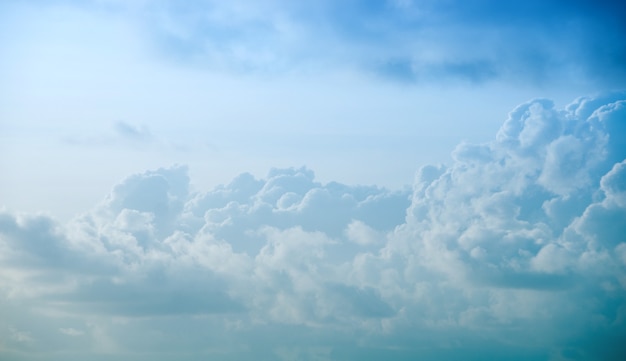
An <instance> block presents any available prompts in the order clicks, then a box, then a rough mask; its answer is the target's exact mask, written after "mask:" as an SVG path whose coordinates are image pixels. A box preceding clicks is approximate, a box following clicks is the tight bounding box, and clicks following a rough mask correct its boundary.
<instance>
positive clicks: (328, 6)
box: [142, 0, 626, 85]
mask: <svg viewBox="0 0 626 361" xmlns="http://www.w3.org/2000/svg"><path fill="white" fill-rule="evenodd" d="M142 18H143V19H144V22H145V23H146V24H147V27H148V28H150V29H151V30H152V34H153V35H154V40H155V42H156V43H157V44H158V46H159V47H161V48H162V49H163V50H165V52H167V53H168V54H170V56H174V57H175V58H176V59H177V60H182V61H185V62H192V63H195V64H202V65H207V64H211V65H210V66H216V67H226V68H228V67H234V68H236V69H238V70H243V71H250V70H253V71H266V72H276V71H279V72H282V71H285V70H288V69H294V68H295V69H300V68H303V67H304V68H307V67H309V66H313V67H315V66H317V65H318V64H320V63H321V64H325V63H327V62H339V63H340V64H344V65H347V66H350V67H352V66H356V67H358V68H360V69H362V70H367V71H369V72H374V73H377V74H380V75H383V76H386V77H390V78H392V79H397V80H402V81H408V82H418V83H423V82H431V81H433V80H438V81H441V80H442V79H447V80H452V81H458V80H461V81H470V82H485V81H490V80H494V79H502V78H503V79H506V80H508V81H516V82H531V83H541V82H544V83H545V82H546V81H547V80H548V81H549V80H551V79H563V80H567V79H571V78H572V77H573V78H578V79H585V80H590V81H591V82H592V83H600V84H606V83H609V84H613V85H619V84H621V82H622V81H623V80H624V77H625V76H626V73H624V67H623V64H624V56H625V54H626V49H625V48H624V46H623V45H622V44H624V36H623V35H622V34H624V33H625V32H624V30H625V29H624V25H623V24H624V23H625V22H624V20H625V19H626V11H625V9H624V6H623V5H621V4H619V3H617V2H614V1H602V2H592V1H585V0H583V1H574V2H569V3H568V4H566V5H565V4H563V3H562V2H561V1H536V0H532V1H526V2H524V3H523V4H521V3H517V2H506V3H503V2H501V1H493V0H485V1H472V2H467V1H445V2H441V1H375V2H373V1H361V0H357V1H343V2H340V3H337V2H335V1H316V2H298V3H297V4H294V3H292V2H284V1H262V2H255V3H254V4H251V3H250V2H246V1H235V2H229V3H228V4H224V3H221V2H214V1H205V2H196V3H194V5H186V6H181V5H179V4H178V3H173V2H168V1H165V2H160V3H159V5H158V6H147V7H146V8H144V9H143V12H142ZM164 20H165V21H164ZM171 54H175V55H171ZM569 81H571V80H569Z"/></svg>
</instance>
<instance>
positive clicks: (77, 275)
mask: <svg viewBox="0 0 626 361" xmlns="http://www.w3.org/2000/svg"><path fill="white" fill-rule="evenodd" d="M625 127H626V93H611V94H607V95H603V96H598V97H593V98H592V97H583V98H580V99H577V100H576V101H575V102H573V103H572V104H571V105H569V106H567V107H566V108H565V109H557V108H556V107H555V106H554V104H553V103H552V102H551V101H549V100H545V99H536V100H531V101H529V102H527V103H524V104H522V105H520V106H518V107H517V108H515V109H514V110H513V111H512V112H511V113H510V114H509V117H508V118H507V119H506V121H505V122H504V124H503V125H502V127H501V128H500V130H499V131H498V132H497V135H496V136H495V139H494V140H493V141H491V142H488V143H484V144H465V143H464V144H460V145H459V146H458V147H457V148H456V149H455V150H454V152H453V162H452V163H451V164H449V165H429V166H424V167H422V168H421V169H419V170H418V171H417V174H416V179H415V184H414V185H413V187H412V189H406V190H404V191H389V190H387V189H383V188H378V187H374V186H350V185H345V184H340V183H336V182H330V183H321V182H319V181H317V180H316V179H315V176H314V173H313V172H312V171H311V170H309V169H307V168H289V169H272V170H270V171H269V173H268V174H267V176H266V177H264V178H261V179H259V178H256V177H254V176H252V175H251V174H247V173H245V174H241V175H240V176H238V177H236V178H235V179H233V180H232V181H231V182H230V183H229V184H225V185H221V186H218V187H216V188H214V189H211V190H209V191H207V192H198V191H194V190H193V188H192V187H190V179H189V177H188V175H187V168H186V167H185V166H174V167H171V168H162V169H157V170H153V171H147V172H144V173H141V174H136V175H132V176H130V177H128V178H126V179H125V180H123V181H122V182H121V183H120V184H118V185H117V186H115V187H114V188H113V190H112V191H111V193H110V194H109V195H108V196H107V197H106V198H105V199H104V200H103V201H102V202H101V203H100V204H98V205H96V206H95V207H94V208H93V209H92V210H91V211H90V212H87V213H85V214H82V215H80V216H77V217H76V218H74V219H73V220H71V221H69V222H67V223H64V224H61V223H59V222H57V221H55V220H54V219H53V218H51V217H49V216H46V215H38V214H14V213H11V212H9V211H3V212H2V213H1V214H0V316H1V317H0V319H1V321H0V355H1V356H2V357H1V358H2V359H6V360H34V359H38V358H40V357H43V356H44V355H45V358H46V359H50V360H79V359H80V360H84V359H94V360H100V359H102V360H105V359H113V358H120V357H122V358H132V359H138V360H141V359H145V360H148V359H150V360H153V359H172V358H176V359H181V360H184V359H190V360H191V359H198V358H201V357H210V358H215V359H233V360H234V359H259V358H260V359H282V360H354V359H391V360H394V359H403V360H404V359H417V358H419V359H426V360H439V359H464V360H467V359H476V360H479V359H485V358H490V359H492V358H493V359H509V360H517V359H520V360H522V359H524V360H528V359H534V360H600V359H602V360H621V359H623V357H624V355H625V351H624V348H623V344H622V341H623V340H624V339H626V301H625V300H626V236H625V235H626V146H625V145H626V138H625V136H624V134H626V132H624V129H625ZM129 132H130V131H129ZM133 134H135V133H133Z"/></svg>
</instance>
